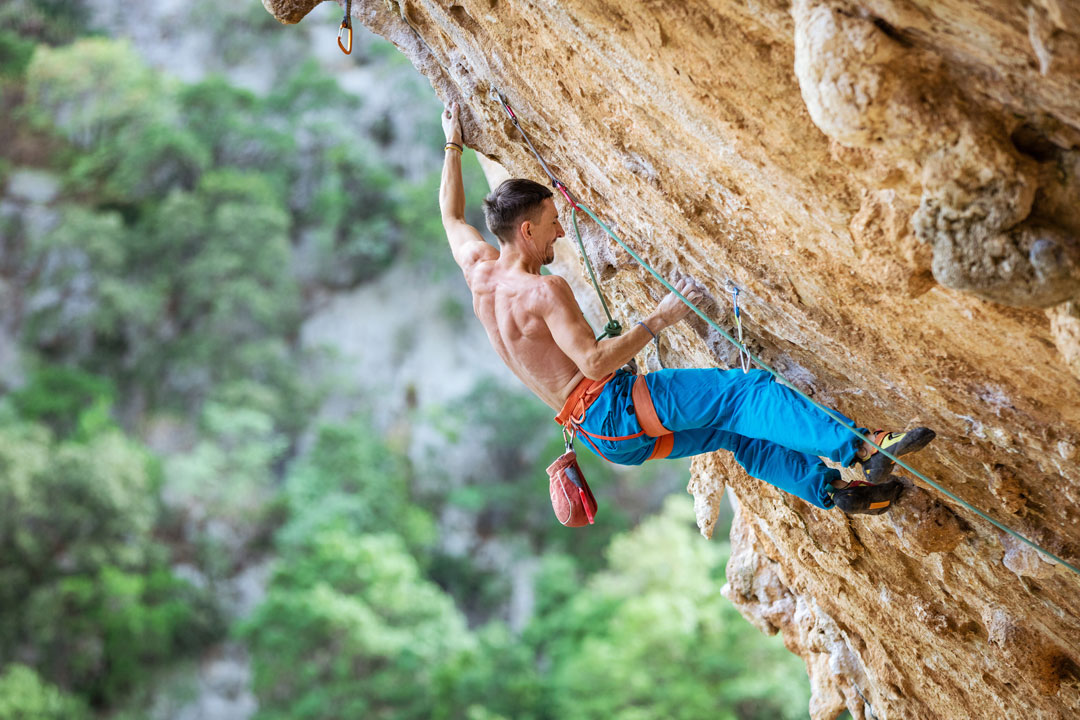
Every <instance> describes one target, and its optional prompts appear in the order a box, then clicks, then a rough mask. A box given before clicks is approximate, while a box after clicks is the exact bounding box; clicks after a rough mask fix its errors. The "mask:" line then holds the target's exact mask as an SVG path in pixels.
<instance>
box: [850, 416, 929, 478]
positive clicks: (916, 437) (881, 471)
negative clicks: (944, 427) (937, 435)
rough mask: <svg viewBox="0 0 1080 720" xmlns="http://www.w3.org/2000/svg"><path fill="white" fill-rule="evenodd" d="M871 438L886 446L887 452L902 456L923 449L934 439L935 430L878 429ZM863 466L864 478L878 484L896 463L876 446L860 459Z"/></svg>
mask: <svg viewBox="0 0 1080 720" xmlns="http://www.w3.org/2000/svg"><path fill="white" fill-rule="evenodd" d="M870 439H871V440H873V441H874V442H875V443H877V444H878V445H880V446H881V447H882V448H884V449H885V450H886V451H887V452H889V453H891V454H893V455H895V456H897V457H900V456H901V455H907V454H908V453H912V452H915V451H916V450H922V449H923V448H924V447H926V446H927V444H928V443H929V442H930V441H931V440H933V439H934V431H933V430H931V429H930V428H925V427H918V428H915V429H914V430H908V431H906V432H886V431H884V430H878V431H876V432H874V434H873V435H871V436H870ZM859 465H861V466H862V479H863V480H864V481H866V482H868V483H871V484H877V483H878V482H880V481H881V478H883V477H887V476H888V475H889V473H891V472H892V469H893V467H894V466H895V465H896V463H894V462H893V461H892V460H890V459H889V458H888V457H886V456H885V455H884V454H882V453H880V452H878V449H877V448H875V447H872V448H870V455H869V456H868V457H866V458H865V459H863V460H859Z"/></svg>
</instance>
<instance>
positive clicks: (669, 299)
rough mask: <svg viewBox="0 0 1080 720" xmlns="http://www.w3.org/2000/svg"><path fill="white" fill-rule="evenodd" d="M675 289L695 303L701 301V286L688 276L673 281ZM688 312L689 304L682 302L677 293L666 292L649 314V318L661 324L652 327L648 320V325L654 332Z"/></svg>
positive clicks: (676, 320) (673, 322)
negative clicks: (675, 281)
mask: <svg viewBox="0 0 1080 720" xmlns="http://www.w3.org/2000/svg"><path fill="white" fill-rule="evenodd" d="M675 289H676V290H678V291H679V292H680V293H682V294H683V296H684V297H685V298H686V299H687V300H689V301H690V302H692V303H694V304H695V305H696V304H697V303H699V302H701V298H702V291H701V286H700V285H698V284H697V283H696V282H695V281H694V280H692V279H690V278H683V279H682V280H679V281H678V282H677V283H675ZM689 313H690V306H689V305H687V304H686V303H684V302H683V301H682V300H681V299H680V298H679V296H678V295H676V294H675V293H673V292H672V293H668V294H667V296H666V297H665V298H664V299H663V300H661V301H660V304H659V305H657V306H656V310H655V311H653V314H652V315H651V316H650V319H653V318H655V319H656V320H658V321H659V322H660V323H661V324H660V326H659V327H654V326H653V323H652V322H649V327H650V329H651V330H653V331H654V332H658V331H660V330H663V329H664V328H666V327H670V326H672V325H674V324H675V323H677V322H679V321H680V320H682V319H683V318H684V317H686V316H687V315H688V314H689Z"/></svg>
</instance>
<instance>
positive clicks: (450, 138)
mask: <svg viewBox="0 0 1080 720" xmlns="http://www.w3.org/2000/svg"><path fill="white" fill-rule="evenodd" d="M458 111H459V108H458V104H457V103H456V102H455V103H450V106H449V107H447V108H444V109H443V113H442V129H443V132H444V133H446V142H448V143H457V144H458V145H461V144H462V143H461V118H460V117H459V115H458Z"/></svg>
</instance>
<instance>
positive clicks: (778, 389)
mask: <svg viewBox="0 0 1080 720" xmlns="http://www.w3.org/2000/svg"><path fill="white" fill-rule="evenodd" d="M634 378H635V376H634V375H632V374H630V373H628V372H626V371H625V370H620V371H619V372H617V373H616V374H615V377H613V378H612V379H611V381H609V382H608V384H607V385H606V386H605V387H604V389H603V391H602V392H601V394H600V396H599V397H597V398H596V400H595V401H593V403H592V405H590V406H589V408H588V409H587V410H586V411H585V417H584V419H583V420H582V422H581V423H580V425H581V428H582V429H583V430H585V431H586V432H587V433H591V434H593V435H605V436H608V437H624V436H627V435H634V434H636V433H638V432H639V431H640V430H641V425H639V424H638V420H637V416H636V415H635V414H634V406H633V399H632V397H631V390H632V387H633V384H634ZM645 382H647V383H648V385H649V392H650V393H651V395H652V400H653V406H654V407H655V408H656V414H657V417H658V418H659V419H660V422H661V423H663V425H664V427H666V428H667V429H668V430H671V431H672V432H673V433H674V435H675V437H674V447H673V448H672V451H671V454H670V455H669V456H668V457H672V458H677V457H687V456H689V455H700V454H701V453H707V452H713V451H714V450H729V451H731V452H732V453H733V454H734V455H735V460H737V461H738V463H739V464H740V465H742V466H743V468H744V469H745V470H746V472H748V473H749V474H750V475H752V476H753V477H756V478H758V479H759V480H764V481H765V482H767V483H769V484H771V485H775V486H776V487H778V488H780V489H781V490H783V491H785V492H788V493H791V494H792V495H796V496H798V497H800V498H802V499H803V500H806V501H807V502H809V503H812V504H813V505H816V506H817V507H820V508H825V509H827V508H830V507H832V504H833V503H832V499H831V498H830V497H829V495H828V493H827V492H826V486H827V485H828V484H829V483H832V482H834V481H836V480H839V479H840V471H839V470H836V469H834V468H830V467H828V466H827V465H825V463H823V462H821V457H827V458H829V459H830V460H833V461H834V462H837V463H840V464H841V465H844V466H847V465H850V464H851V463H853V462H854V461H855V453H856V451H857V450H858V448H859V446H860V445H861V440H860V439H859V438H858V437H856V436H855V435H854V434H853V433H852V432H851V431H850V430H847V429H845V428H843V427H841V426H840V425H839V423H837V422H836V421H835V420H833V419H832V418H830V417H829V416H828V415H826V414H825V413H823V412H822V411H821V410H819V409H817V408H816V407H814V406H813V405H812V404H810V403H809V402H807V401H806V400H804V399H803V398H802V397H800V396H799V395H798V394H797V393H795V392H794V391H792V390H791V389H790V388H787V387H785V386H783V385H781V384H780V383H778V382H775V381H774V380H773V378H772V375H770V374H769V373H767V372H765V371H764V370H756V369H755V370H751V371H750V372H748V373H743V372H742V371H741V370H719V369H700V370H661V371H659V372H654V373H649V374H648V375H646V376H645ZM837 415H838V416H839V417H841V418H843V419H844V420H845V422H846V423H847V424H848V425H849V426H850V427H854V426H855V425H854V423H852V422H851V421H850V420H848V419H847V418H844V416H843V415H840V413H837ZM858 429H859V430H860V431H861V432H863V433H865V432H866V430H865V429H864V428H858ZM583 435H584V434H583ZM584 439H586V442H585V444H586V445H590V443H593V444H595V447H594V448H593V450H599V451H600V453H601V454H602V455H603V456H604V457H606V458H607V459H609V460H610V461H611V462H613V463H618V464H619V465H640V464H641V463H643V462H644V461H645V460H646V459H648V457H649V454H650V453H651V452H652V447H653V442H654V440H653V438H651V437H648V436H645V435H640V436H638V437H636V438H630V439H626V440H601V439H597V438H592V437H588V436H587V435H584Z"/></svg>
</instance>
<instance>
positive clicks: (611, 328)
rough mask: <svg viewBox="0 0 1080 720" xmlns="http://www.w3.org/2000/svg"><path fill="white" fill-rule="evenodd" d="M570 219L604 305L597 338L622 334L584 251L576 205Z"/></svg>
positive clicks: (597, 293)
mask: <svg viewBox="0 0 1080 720" xmlns="http://www.w3.org/2000/svg"><path fill="white" fill-rule="evenodd" d="M570 219H571V220H573V221H574V234H575V235H577V244H578V247H579V248H580V249H581V257H583V258H585V267H586V269H588V271H589V277H590V278H592V284H593V287H594V288H596V296H597V297H598V298H600V304H601V305H602V306H603V307H604V314H605V315H607V320H608V321H607V325H605V326H604V332H603V334H601V335H600V337H598V338H596V339H597V340H603V339H604V338H605V337H616V336H617V335H621V334H622V325H620V324H619V321H618V320H616V319H614V318H612V317H611V310H609V309H608V304H607V298H606V297H604V291H603V290H601V289H600V283H599V282H597V280H596V273H594V272H593V269H592V263H591V262H589V254H588V253H587V252H585V243H584V242H583V241H582V239H581V231H580V230H578V224H577V206H576V205H575V206H574V208H573V209H571V210H570Z"/></svg>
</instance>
